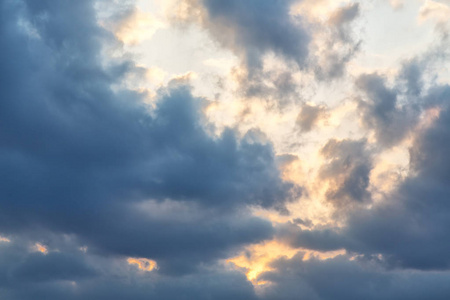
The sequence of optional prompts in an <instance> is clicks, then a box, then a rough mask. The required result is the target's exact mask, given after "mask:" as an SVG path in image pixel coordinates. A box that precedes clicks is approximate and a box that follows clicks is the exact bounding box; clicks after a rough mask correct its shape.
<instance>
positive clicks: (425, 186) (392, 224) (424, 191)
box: [277, 85, 450, 270]
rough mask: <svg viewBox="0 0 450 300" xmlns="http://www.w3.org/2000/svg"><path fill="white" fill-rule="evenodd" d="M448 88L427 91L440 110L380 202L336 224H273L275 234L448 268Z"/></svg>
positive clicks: (398, 264) (401, 262) (392, 262)
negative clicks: (394, 185) (405, 170)
mask: <svg viewBox="0 0 450 300" xmlns="http://www.w3.org/2000/svg"><path fill="white" fill-rule="evenodd" d="M449 91H450V88H449V87H448V86H446V85H444V86H441V87H440V88H438V87H435V88H434V89H432V90H429V91H428V95H427V97H426V99H427V100H428V101H429V102H431V101H434V103H435V104H436V103H440V111H439V113H438V114H437V116H436V117H435V118H434V119H433V120H432V121H431V124H428V125H427V126H426V127H424V128H422V129H420V130H418V131H417V132H416V133H415V138H414V141H413V144H412V145H411V148H410V160H411V161H410V168H411V170H410V173H409V176H407V177H406V178H405V179H404V180H403V182H401V183H400V184H399V185H398V186H397V188H395V189H394V190H393V191H392V192H390V193H389V194H387V195H385V200H384V201H381V202H379V203H377V204H375V205H373V206H372V207H370V208H368V209H366V208H360V209H356V210H354V211H352V212H350V213H349V214H348V215H347V216H346V218H345V221H344V225H343V226H342V227H340V228H333V227H325V228H315V229H311V230H302V229H300V228H299V227H297V226H295V225H293V224H289V223H288V224H286V225H285V226H281V227H279V229H278V234H277V235H278V236H279V238H280V239H282V240H284V241H285V242H286V243H288V244H291V245H293V246H295V247H304V248H307V249H313V250H318V251H332V250H338V249H346V250H347V251H348V252H349V253H354V254H356V255H362V256H364V257H366V258H367V259H369V260H374V261H376V262H377V263H379V264H380V265H382V266H385V267H387V268H398V269H416V270H449V269H450V256H449V255H448V253H449V250H450V244H449V243H447V242H446V239H445V236H446V235H447V232H446V228H448V226H449V225H450V224H449V219H448V215H449V211H450V210H449V206H448V201H447V200H448V195H449V194H450V190H449V188H448V178H449V176H450V173H449V171H448V170H449V169H450V168H449V167H450V166H449V161H448V158H447V154H446V153H447V152H448V151H449V150H450V149H449V147H450V146H449V145H450V140H449V137H450V134H449V132H448V128H450V127H449V124H450V123H449V122H450V110H449V106H448V104H447V103H446V102H445V101H446V99H447V98H448V96H449ZM431 99H433V100H431Z"/></svg>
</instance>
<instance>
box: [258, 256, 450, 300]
mask: <svg viewBox="0 0 450 300" xmlns="http://www.w3.org/2000/svg"><path fill="white" fill-rule="evenodd" d="M349 258H350V257H348V256H338V257H336V258H333V259H328V260H319V259H315V258H313V259H309V260H306V261H303V255H302V254H301V253H300V254H297V255H296V256H294V257H293V258H292V259H286V258H283V259H279V260H277V261H275V262H273V263H272V265H271V267H272V268H273V269H274V270H273V271H269V272H266V273H263V274H262V275H260V276H259V280H266V281H269V282H271V285H269V286H268V287H267V288H266V289H265V290H264V293H263V296H262V299H266V300H271V299H273V300H275V299H277V300H278V299H280V300H288V299H289V300H290V299H311V300H357V299H374V300H375V299H377V300H378V299H380V300H388V299H389V300H398V299H405V300H406V299H417V300H419V299H436V300H438V299H442V300H443V299H446V298H447V297H448V294H449V293H450V288H449V286H448V284H447V282H448V280H450V273H448V272H445V273H439V272H435V273H422V272H410V271H386V270H383V269H382V268H380V267H379V266H377V265H376V264H373V263H367V262H360V261H358V260H353V261H351V260H349Z"/></svg>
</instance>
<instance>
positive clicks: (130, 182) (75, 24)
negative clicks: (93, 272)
mask: <svg viewBox="0 0 450 300" xmlns="http://www.w3.org/2000/svg"><path fill="white" fill-rule="evenodd" d="M93 6H94V2H92V1H76V2H73V1H59V2H58V3H53V2H51V1H39V2H36V1H17V2H3V3H2V4H1V6H0V8H1V11H0V13H1V16H2V18H1V26H0V31H1V32H0V33H1V37H0V40H1V43H2V44H3V45H8V47H3V48H2V49H1V50H0V51H1V59H2V64H1V66H2V67H1V68H2V70H1V72H0V74H1V75H0V76H1V80H0V81H1V82H0V89H1V93H2V97H1V101H0V127H1V128H2V130H1V132H0V182H1V183H0V199H1V200H0V210H1V213H0V219H1V221H0V231H1V232H2V233H3V234H11V235H23V236H29V235H30V233H31V232H34V233H35V234H38V235H45V234H52V233H59V234H61V233H64V234H68V235H74V236H76V239H77V243H79V245H88V246H89V247H90V248H92V250H93V251H96V252H97V253H101V254H102V255H112V256H121V257H123V256H134V255H139V256H144V257H151V258H153V259H158V260H160V261H159V262H160V265H161V269H160V272H162V273H167V274H172V275H176V274H186V273H189V272H193V271H194V270H195V269H196V268H197V267H198V266H199V265H200V264H202V263H205V264H210V263H214V261H215V260H217V259H219V258H225V257H227V256H228V255H230V254H231V253H234V251H237V249H239V247H242V246H245V245H248V244H251V243H257V242H260V241H262V240H265V239H269V238H271V236H272V231H273V230H272V226H271V225H270V223H269V222H267V221H264V220H262V219H259V218H254V217H249V216H248V214H245V212H246V209H247V208H246V207H248V206H254V205H256V206H261V207H266V208H269V207H271V208H277V209H279V210H283V209H284V203H285V202H286V201H289V199H294V198H295V197H297V196H298V188H297V187H296V186H295V185H293V184H292V183H289V182H285V181H283V180H282V179H281V178H280V173H279V170H278V167H277V163H276V161H275V155H274V151H273V148H272V145H271V144H270V143H268V142H266V141H264V142H263V141H260V140H258V139H256V138H255V137H254V134H252V132H249V133H247V134H246V135H245V136H243V137H240V136H238V134H237V133H236V132H235V131H233V130H232V129H225V130H224V131H223V132H222V134H220V135H219V136H217V137H213V136H211V135H210V134H209V133H208V132H207V130H206V129H205V127H208V126H211V125H210V124H208V123H207V121H206V120H205V117H204V115H203V113H202V109H203V108H204V107H205V104H206V100H205V99H200V98H195V97H194V96H192V94H191V92H190V88H189V87H188V86H185V85H183V84H179V83H176V82H172V83H171V84H170V85H169V87H167V88H165V89H161V90H160V91H159V92H158V97H157V98H158V99H157V101H156V107H155V108H154V109H151V108H149V107H147V106H146V105H145V104H144V102H143V101H142V100H143V97H144V96H145V95H141V94H139V93H137V92H134V91H131V90H124V89H122V90H121V89H115V90H113V88H112V86H113V85H117V84H118V83H120V82H121V80H123V79H124V76H125V75H126V74H128V73H130V72H138V71H139V70H138V69H136V68H135V66H134V64H133V62H131V61H128V60H125V59H118V60H111V61H108V62H107V63H104V62H102V61H101V59H100V56H101V53H102V52H101V51H102V47H103V46H104V44H107V45H108V46H114V45H120V44H116V41H115V39H114V37H113V36H112V34H111V33H109V32H107V31H106V30H104V29H102V28H101V27H99V26H98V24H97V21H96V17H95V11H94V7H93ZM19 19H20V20H22V21H21V22H18V20H19ZM24 23H25V24H28V25H27V26H28V27H27V26H24V25H22V24H24ZM150 200H152V201H154V202H155V203H171V202H173V203H180V204H182V207H181V208H180V209H179V211H178V212H179V214H180V215H179V216H187V217H186V218H185V219H183V220H181V219H180V218H179V216H170V218H169V217H167V218H168V219H159V218H157V217H156V216H155V215H154V214H153V215H145V214H142V213H141V212H140V211H139V210H137V209H135V206H136V205H139V204H142V203H146V202H147V201H150ZM158 209H162V210H164V209H165V208H164V207H159V208H158ZM238 212H240V213H238ZM164 213H165V212H164V211H163V212H161V215H164ZM198 214H200V215H202V216H203V219H201V220H198V218H197V217H196V216H197V215H198ZM33 263H36V264H39V263H41V264H45V262H33ZM27 272H28V273H27ZM55 272H56V271H55ZM56 273H57V272H56ZM20 274H22V275H23V276H28V277H32V275H30V274H32V273H30V271H23V272H22V273H20ZM55 276H56V275H55Z"/></svg>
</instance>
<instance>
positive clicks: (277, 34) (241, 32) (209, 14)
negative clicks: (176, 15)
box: [187, 0, 310, 70]
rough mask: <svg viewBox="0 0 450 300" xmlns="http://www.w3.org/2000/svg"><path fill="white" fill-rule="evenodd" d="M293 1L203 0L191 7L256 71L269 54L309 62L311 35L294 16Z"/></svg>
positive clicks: (210, 28)
mask: <svg viewBox="0 0 450 300" xmlns="http://www.w3.org/2000/svg"><path fill="white" fill-rule="evenodd" d="M292 2H293V1H290V0H289V1H272V0H264V1H255V0H250V1H245V2H242V1H236V0H232V1H224V0H202V1H187V6H188V7H190V9H191V10H197V11H200V19H201V20H200V22H201V23H202V26H203V27H204V28H206V29H207V30H208V31H209V32H210V33H211V35H212V36H213V37H214V38H215V39H216V40H217V41H218V42H219V43H220V44H221V45H222V46H223V47H225V48H228V49H230V50H231V51H233V52H234V53H235V54H236V55H237V56H239V57H240V58H241V59H242V60H243V61H244V62H245V65H246V66H247V67H248V69H249V70H252V69H254V68H260V67H261V66H262V65H261V63H262V56H263V55H265V54H267V53H274V54H276V55H279V56H281V57H283V58H285V59H287V60H288V61H293V62H295V63H297V64H298V65H299V66H303V65H304V64H305V58H306V56H307V55H308V43H309V39H310V38H309V36H308V33H307V32H306V30H305V29H304V28H303V27H302V24H301V21H300V18H298V17H293V16H291V15H290V6H291V4H292ZM249 12H251V13H249ZM224 33H225V34H224Z"/></svg>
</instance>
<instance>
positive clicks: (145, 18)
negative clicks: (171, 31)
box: [114, 10, 165, 45]
mask: <svg viewBox="0 0 450 300" xmlns="http://www.w3.org/2000/svg"><path fill="white" fill-rule="evenodd" d="M164 27H165V24H164V22H162V21H161V20H158V19H156V18H155V17H154V16H152V15H151V14H149V13H145V12H142V11H139V10H137V11H136V12H135V13H134V14H132V15H130V16H129V17H128V18H126V19H125V20H124V21H122V22H121V23H120V24H119V26H118V28H116V29H115V30H114V32H115V34H116V36H117V38H118V39H119V40H121V41H122V42H123V43H125V44H127V45H136V44H139V43H142V42H143V41H145V40H147V39H150V38H151V37H152V36H153V34H155V32H156V31H157V30H158V29H160V28H164Z"/></svg>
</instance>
